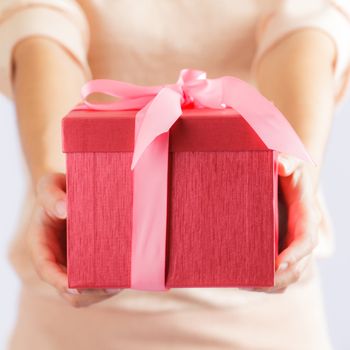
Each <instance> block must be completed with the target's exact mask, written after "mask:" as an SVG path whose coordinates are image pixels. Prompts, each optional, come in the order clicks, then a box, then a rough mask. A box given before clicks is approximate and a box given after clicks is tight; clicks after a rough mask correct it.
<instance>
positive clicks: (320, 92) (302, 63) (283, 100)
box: [256, 29, 335, 184]
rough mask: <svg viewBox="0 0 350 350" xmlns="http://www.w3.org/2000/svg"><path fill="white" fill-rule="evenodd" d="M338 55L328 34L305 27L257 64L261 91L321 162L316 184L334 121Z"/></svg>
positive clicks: (314, 173) (318, 167) (287, 38)
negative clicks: (335, 71) (335, 62)
mask: <svg viewBox="0 0 350 350" xmlns="http://www.w3.org/2000/svg"><path fill="white" fill-rule="evenodd" d="M334 57H335V48H334V46H333V43H332V41H331V40H330V38H329V37H328V36H327V35H326V34H324V33H322V32H320V31H317V30H312V29H305V30H301V31H298V32H295V33H292V34H290V35H289V36H287V37H286V38H285V39H282V40H281V42H280V43H278V44H277V45H276V46H275V47H273V48H272V49H270V50H269V51H268V52H266V54H265V55H264V56H263V57H262V58H261V60H260V62H259V65H258V67H257V77H256V78H257V84H258V87H259V89H260V91H261V92H262V93H263V94H264V95H265V96H266V97H267V98H268V99H270V100H271V101H273V102H274V104H275V105H276V106H277V107H278V108H279V109H280V110H281V111H282V113H283V114H284V115H285V116H286V117H287V119H288V120H289V122H290V123H291V125H292V126H293V127H294V129H295V130H296V132H297V133H298V135H299V136H300V138H301V140H302V141H303V143H304V144H305V146H306V148H307V149H308V151H309V152H310V154H311V156H312V157H313V159H314V160H315V161H316V163H317V167H316V168H312V173H313V177H314V181H315V184H317V182H318V178H319V173H320V168H321V164H322V160H323V155H324V150H325V146H326V143H327V139H328V135H329V131H330V128H331V123H332V115H333V109H334V88H333V79H334V78H333V76H334V74H333V61H334Z"/></svg>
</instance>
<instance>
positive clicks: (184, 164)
mask: <svg viewBox="0 0 350 350" xmlns="http://www.w3.org/2000/svg"><path fill="white" fill-rule="evenodd" d="M94 92H103V93H107V94H110V95H114V96H118V97H119V98H121V100H119V101H117V102H114V103H107V104H92V103H91V102H88V99H87V97H88V95H90V94H91V93H94ZM82 94H83V98H84V103H83V104H80V105H78V106H77V107H75V108H74V109H73V110H72V111H71V112H69V113H68V115H67V116H66V117H64V118H63V122H62V136H63V151H64V152H65V153H66V165H67V167H66V181H67V183H66V185H67V203H68V206H67V210H68V213H67V268H68V281H69V287H70V288H132V289H138V290H154V291H161V290H167V289H169V288H184V287H269V286H273V283H274V273H275V258H276V255H277V253H278V205H277V193H278V174H277V152H284V153H289V154H294V155H296V156H298V157H300V158H302V159H305V160H309V157H308V155H307V153H306V152H305V150H304V148H303V146H302V144H301V142H300V140H299V139H298V137H297V135H296V134H295V132H294V131H293V129H292V128H291V126H290V125H289V124H288V122H287V121H286V120H285V118H284V117H283V116H282V115H281V113H280V112H279V111H278V110H277V109H276V108H275V107H274V105H273V104H272V103H271V102H270V101H268V100H266V99H265V98H263V97H262V96H261V95H260V94H259V93H258V92H257V91H256V90H255V89H254V88H253V87H251V86H249V85H248V84H246V83H244V82H242V81H240V80H239V79H236V78H233V77H223V78H219V79H216V80H209V79H206V77H205V76H204V74H203V72H198V71H192V70H184V71H182V72H181V74H180V78H179V80H178V82H177V83H176V84H173V85H164V86H156V87H140V86H134V85H130V84H126V83H122V82H117V81H109V80H93V81H91V82H88V83H87V84H86V85H85V86H84V88H83V90H82Z"/></svg>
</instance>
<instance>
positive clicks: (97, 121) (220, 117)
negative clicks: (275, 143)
mask: <svg viewBox="0 0 350 350" xmlns="http://www.w3.org/2000/svg"><path fill="white" fill-rule="evenodd" d="M136 113H137V110H128V111H118V110H115V111H114V110H113V111H110V110H109V111H107V110H106V111H101V110H93V109H83V108H81V109H80V108H79V107H78V108H76V109H73V110H72V111H71V112H70V113H69V114H68V115H67V116H65V117H64V118H63V121H62V139H63V144H62V148H63V152H66V153H69V152H132V151H133V150H134V128H135V125H134V124H135V115H136ZM169 140H170V143H169V151H170V152H184V151H247V150H267V149H268V148H267V147H266V146H265V144H264V143H263V142H262V141H261V139H260V138H259V136H258V135H257V134H256V133H255V131H254V130H253V129H252V128H251V127H250V126H249V124H248V123H247V122H246V121H245V120H244V118H243V117H241V116H240V115H239V114H238V113H237V112H236V111H235V110H234V109H231V108H226V109H206V108H201V109H185V110H183V114H182V115H181V117H180V118H179V119H178V120H177V121H176V122H175V124H174V125H173V126H172V127H171V129H170V138H169Z"/></svg>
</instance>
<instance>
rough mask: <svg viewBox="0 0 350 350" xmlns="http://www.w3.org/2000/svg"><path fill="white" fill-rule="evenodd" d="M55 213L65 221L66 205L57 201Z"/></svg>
mask: <svg viewBox="0 0 350 350" xmlns="http://www.w3.org/2000/svg"><path fill="white" fill-rule="evenodd" d="M55 212H56V215H57V216H58V217H59V218H61V219H65V218H66V216H67V211H66V203H65V201H63V200H59V201H58V202H57V203H56V205H55Z"/></svg>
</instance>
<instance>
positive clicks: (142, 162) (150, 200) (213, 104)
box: [81, 69, 312, 291]
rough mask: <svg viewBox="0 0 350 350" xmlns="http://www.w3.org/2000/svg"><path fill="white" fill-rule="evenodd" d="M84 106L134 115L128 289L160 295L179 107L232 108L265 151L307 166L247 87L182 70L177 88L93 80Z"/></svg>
mask: <svg viewBox="0 0 350 350" xmlns="http://www.w3.org/2000/svg"><path fill="white" fill-rule="evenodd" d="M92 93H104V94H107V95H111V96H114V97H118V98H119V100H118V101H116V102H112V103H107V104H94V103H90V102H88V101H87V97H88V96H89V95H91V94H92ZM81 94H82V97H83V100H84V103H85V104H86V105H87V106H88V107H89V108H91V109H97V110H130V109H139V111H138V112H137V114H136V118H135V142H134V153H133V158H132V164H131V169H132V170H133V220H132V225H133V227H132V252H131V256H132V258H131V284H130V287H131V289H138V290H152V291H164V290H167V288H166V287H165V259H166V257H165V247H166V245H165V243H166V226H167V225H166V222H167V187H168V185H167V178H168V174H167V173H168V147H169V129H170V128H171V126H172V125H173V124H174V123H175V122H176V120H177V119H178V118H179V117H180V116H181V114H182V107H183V106H189V105H193V107H194V108H203V107H204V108H205V107H206V108H213V109H223V108H234V109H235V110H236V111H237V112H238V113H239V114H240V115H241V116H242V117H243V118H244V119H245V120H246V121H247V122H248V124H249V125H250V126H251V127H252V128H253V130H254V131H255V132H256V133H257V135H258V136H259V137H260V139H261V140H262V141H263V142H264V144H265V145H266V147H267V148H269V149H272V150H276V151H279V152H283V153H286V154H290V155H294V156H296V157H298V158H300V159H302V160H305V161H311V162H312V160H311V158H310V156H309V155H308V153H307V152H306V150H305V148H304V146H303V144H302V142H301V141H300V139H299V138H298V136H297V134H296V133H295V131H294V130H293V128H292V127H291V125H290V124H289V123H288V121H287V120H286V119H285V118H284V116H283V115H282V113H281V112H280V111H279V110H278V109H277V108H276V107H275V106H274V105H273V104H272V103H271V102H270V101H269V100H267V99H266V98H264V97H263V96H262V95H261V94H260V93H259V92H258V91H257V90H256V89H255V88H253V87H252V86H250V85H249V84H247V83H246V82H244V81H242V80H240V79H237V78H234V77H230V76H224V77H221V78H218V79H207V78H206V73H205V72H202V71H197V70H191V69H185V70H182V71H181V72H180V76H179V79H178V81H177V83H176V84H170V85H161V86H137V85H133V84H128V83H124V82H120V81H114V80H105V79H97V80H91V81H89V82H87V83H86V84H85V85H84V86H83V88H82V91H81Z"/></svg>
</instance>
